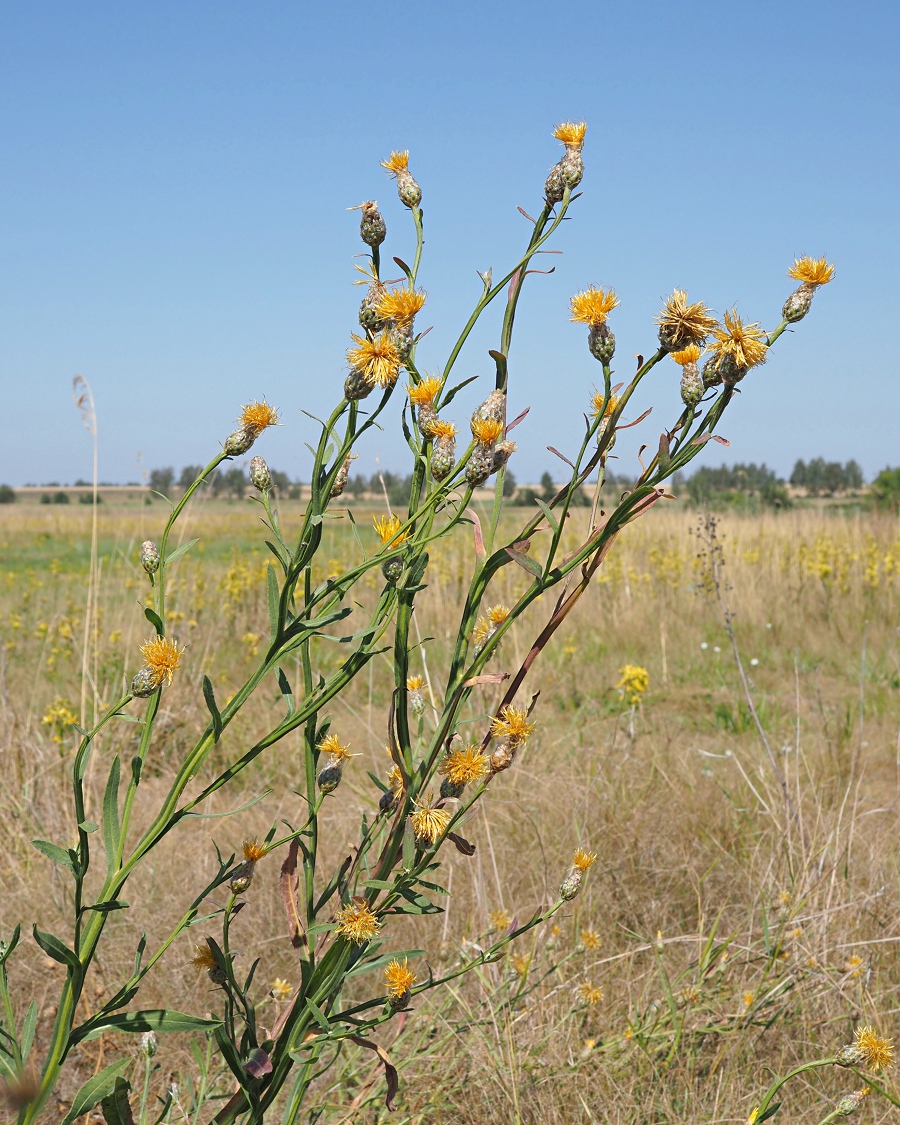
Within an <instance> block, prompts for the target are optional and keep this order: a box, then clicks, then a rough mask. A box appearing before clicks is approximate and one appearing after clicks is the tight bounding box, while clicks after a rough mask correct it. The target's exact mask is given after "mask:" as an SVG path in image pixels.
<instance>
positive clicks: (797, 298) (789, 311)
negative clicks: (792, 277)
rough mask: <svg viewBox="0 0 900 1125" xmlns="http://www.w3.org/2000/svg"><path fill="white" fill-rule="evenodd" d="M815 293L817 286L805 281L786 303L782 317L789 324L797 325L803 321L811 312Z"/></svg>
mask: <svg viewBox="0 0 900 1125" xmlns="http://www.w3.org/2000/svg"><path fill="white" fill-rule="evenodd" d="M815 293H816V287H815V285H810V284H809V282H806V281H805V282H804V283H803V284H802V285H801V286H800V287H799V288H797V289H795V290H794V292H793V293H792V294H791V295H790V297H788V299H787V300H786V301H785V302H784V307H783V308H782V310H781V315H782V316H783V317H784V319H785V320H786V321H787V322H788V323H789V324H796V323H797V321H798V320H802V319H803V318H804V317H805V316H806V314H807V313H808V312H809V310H810V306H811V305H812V299H813V297H814V296H815Z"/></svg>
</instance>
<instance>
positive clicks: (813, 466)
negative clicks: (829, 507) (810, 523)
mask: <svg viewBox="0 0 900 1125" xmlns="http://www.w3.org/2000/svg"><path fill="white" fill-rule="evenodd" d="M791 484H792V485H794V487H795V488H803V489H805V490H806V492H807V493H808V495H810V496H834V494H835V493H837V492H856V491H858V490H859V489H860V488H862V486H863V474H862V469H861V468H860V467H859V465H858V464H857V463H856V462H855V461H848V462H847V463H846V464H845V465H842V464H841V463H840V461H826V460H825V459H824V458H823V457H815V458H813V460H812V461H810V462H809V463H808V464H807V463H806V462H804V461H798V462H797V463H796V464H795V465H794V468H793V471H792V473H791Z"/></svg>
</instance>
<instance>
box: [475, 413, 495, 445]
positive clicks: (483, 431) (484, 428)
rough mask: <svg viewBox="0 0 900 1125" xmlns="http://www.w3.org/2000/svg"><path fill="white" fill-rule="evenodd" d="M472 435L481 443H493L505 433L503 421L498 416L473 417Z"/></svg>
mask: <svg viewBox="0 0 900 1125" xmlns="http://www.w3.org/2000/svg"><path fill="white" fill-rule="evenodd" d="M471 424H472V436H473V437H474V438H475V440H476V441H477V442H478V444H479V445H493V444H494V442H495V441H496V440H497V438H498V437H500V435H501V434H502V433H503V423H502V422H500V421H498V420H497V419H496V418H473V419H472V423H471Z"/></svg>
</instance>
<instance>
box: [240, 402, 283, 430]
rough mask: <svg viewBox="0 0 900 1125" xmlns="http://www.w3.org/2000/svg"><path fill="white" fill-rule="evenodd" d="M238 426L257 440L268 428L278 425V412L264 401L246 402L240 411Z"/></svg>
mask: <svg viewBox="0 0 900 1125" xmlns="http://www.w3.org/2000/svg"><path fill="white" fill-rule="evenodd" d="M238 424H239V425H241V426H243V427H244V429H245V430H248V431H249V432H250V433H251V434H252V435H253V436H254V437H255V438H257V437H259V435H260V434H261V433H262V432H263V430H267V429H268V428H269V426H277V425H278V411H277V410H276V409H275V407H274V406H269V404H268V403H267V402H266V400H265V399H263V400H262V402H248V403H247V405H246V406H245V407H244V408H243V409H242V410H241V416H240V418H238Z"/></svg>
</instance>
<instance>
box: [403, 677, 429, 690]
mask: <svg viewBox="0 0 900 1125" xmlns="http://www.w3.org/2000/svg"><path fill="white" fill-rule="evenodd" d="M424 683H425V680H424V678H423V677H422V676H407V677H406V690H407V691H421V690H422V685H423V684H424Z"/></svg>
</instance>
